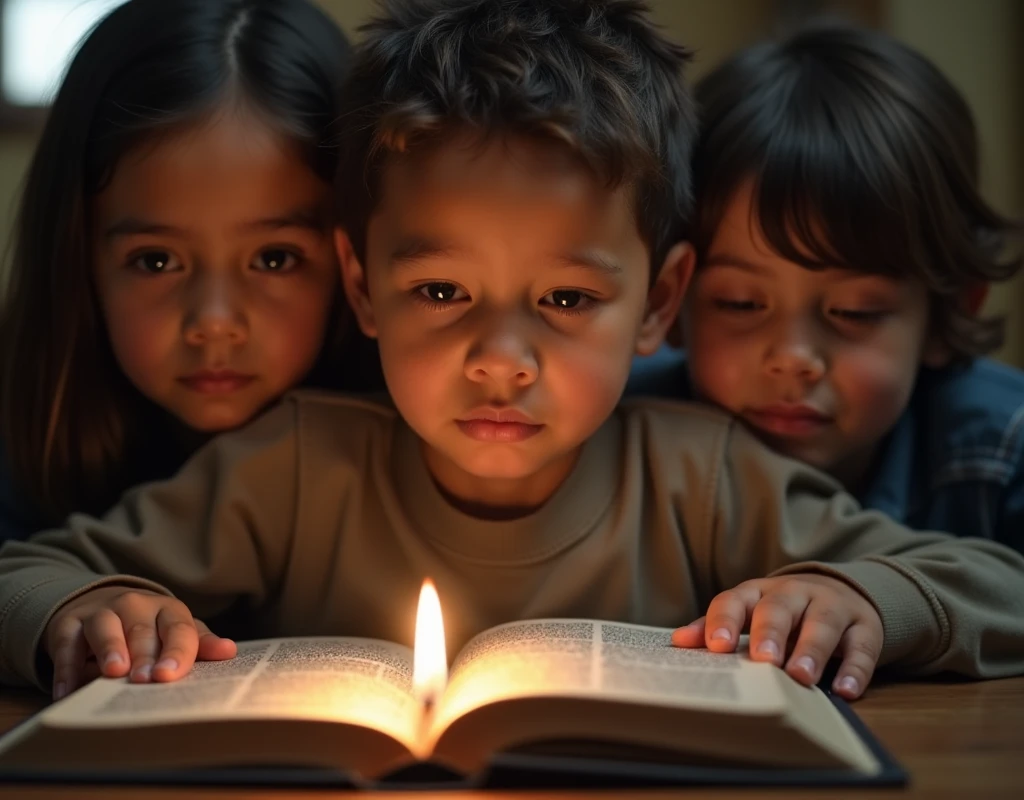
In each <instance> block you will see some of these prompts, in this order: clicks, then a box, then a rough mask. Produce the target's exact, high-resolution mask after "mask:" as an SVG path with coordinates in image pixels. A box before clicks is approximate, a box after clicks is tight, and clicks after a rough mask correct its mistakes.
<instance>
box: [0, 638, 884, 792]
mask: <svg viewBox="0 0 1024 800" xmlns="http://www.w3.org/2000/svg"><path fill="white" fill-rule="evenodd" d="M670 633H671V632H670V631H668V630H665V629H661V628H648V627H641V626H635V625H624V624H619V623H610V622H595V621H586V620H537V621H531V622H515V623H510V624H507V625H502V626H499V627H496V628H492V629H490V630H488V631H485V632H484V633H482V634H480V635H479V636H477V637H476V638H474V639H473V640H472V641H470V642H469V643H468V644H467V645H466V646H465V647H464V648H463V650H462V652H461V653H459V654H458V656H457V658H456V659H455V661H454V664H453V666H452V668H451V671H450V679H449V683H448V686H447V688H446V690H445V691H444V693H443V694H442V695H441V696H440V698H439V699H438V700H437V701H436V702H435V703H433V704H432V705H429V706H427V705H425V704H423V703H421V702H419V701H417V700H416V699H415V697H414V695H413V693H412V687H411V679H412V663H413V655H412V651H411V650H409V649H408V648H405V647H401V646H399V645H395V644H391V643H388V642H382V641H377V640H371V639H354V638H303V639H271V640H263V641H252V642H243V643H240V644H239V648H238V655H237V656H236V657H235V658H234V659H232V660H231V661H224V662H216V663H197V664H196V666H195V667H194V669H193V670H192V672H191V673H190V674H189V675H188V676H186V677H185V678H184V679H182V680H180V681H178V682H176V683H165V684H147V685H133V684H129V683H128V682H127V681H126V680H125V679H117V680H112V679H101V680H97V681H94V682H93V683H91V684H90V685H88V686H86V687H85V688H83V689H81V690H79V691H77V692H75V693H74V694H72V695H70V696H69V697H67V698H65V699H64V700H62V701H60V702H58V703H55V704H54V705H52V706H50V707H49V708H47V709H45V710H44V711H42V712H40V714H38V715H37V716H36V717H34V718H33V719H32V720H31V721H30V722H29V723H26V724H25V725H22V726H21V727H19V728H17V729H15V730H14V731H12V732H11V733H10V734H8V735H7V736H6V737H4V738H3V739H2V740H0V766H2V765H7V766H10V765H15V766H17V767H19V768H25V767H32V766H37V767H44V766H45V767H49V768H75V767H80V768H81V767H87V768H92V769H108V770H111V769H143V768H144V769H159V768H169V767H170V768H181V767H197V768H211V767H236V766H244V765H261V766H266V765H281V766H285V765H287V766H301V767H326V768H331V769H337V770H342V771H344V772H346V773H348V774H350V775H353V776H356V777H357V778H358V779H359V780H365V781H373V780H375V779H380V778H382V777H384V776H386V775H388V774H389V773H393V772H394V771H396V770H400V769H401V768H403V767H405V766H408V765H410V764H414V763H421V762H431V763H434V764H437V765H441V766H443V767H444V768H446V769H448V770H451V771H453V772H458V773H460V774H472V773H474V772H476V771H479V770H482V769H483V768H484V767H485V766H486V765H487V764H488V761H489V759H490V758H491V757H492V756H494V755H495V754H496V753H499V752H502V751H506V752H507V751H510V750H515V749H517V748H519V749H522V748H527V747H532V748H534V752H541V751H544V750H545V749H547V750H548V751H549V752H562V753H564V752H566V750H565V748H566V747H568V743H570V742H571V743H574V744H573V747H582V748H584V749H586V747H588V746H589V747H593V748H595V750H594V752H595V753H596V752H601V751H602V749H603V752H604V753H605V754H606V755H607V754H608V753H611V752H615V753H621V752H623V748H626V749H630V750H632V751H636V752H641V751H645V750H649V751H650V752H652V753H658V754H660V756H661V758H665V757H666V754H670V755H669V756H668V757H669V758H670V759H678V760H680V761H684V762H688V763H697V764H700V763H713V764H719V765H721V764H735V765H745V766H763V767H769V768H807V769H815V768H818V769H835V768H843V769H847V770H850V771H851V772H853V773H859V774H863V775H871V774H873V773H875V772H877V771H878V770H879V768H880V766H879V763H878V761H877V760H876V758H875V757H874V756H873V755H872V753H871V750H870V749H869V748H868V747H867V746H866V745H865V744H864V742H863V741H862V740H861V738H860V737H859V736H858V735H857V733H856V732H855V731H854V729H853V728H852V727H851V726H850V724H849V723H848V722H847V720H846V719H845V718H844V716H843V715H842V714H840V713H839V711H838V710H837V708H836V707H835V706H834V705H833V704H832V703H831V702H830V700H829V699H828V698H827V697H826V696H825V694H823V693H822V692H821V691H820V690H819V689H817V688H806V687H803V686H800V685H799V684H797V683H796V682H795V681H793V680H792V679H790V678H789V677H788V676H787V675H786V674H785V673H784V672H783V671H782V670H780V669H777V668H775V667H772V666H770V665H767V664H761V663H754V662H752V661H750V660H749V659H748V658H747V657H746V656H745V655H744V654H730V655H716V654H713V653H709V652H707V651H703V650H680V649H676V648H673V647H671V645H670Z"/></svg>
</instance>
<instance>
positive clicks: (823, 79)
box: [693, 22, 1021, 360]
mask: <svg viewBox="0 0 1024 800" xmlns="http://www.w3.org/2000/svg"><path fill="white" fill-rule="evenodd" d="M695 95H696V99H697V105H698V109H699V112H698V113H699V118H700V125H701V134H700V138H699V141H698V144H697V147H696V149H695V153H694V181H695V187H696V188H695V191H696V195H697V214H696V225H695V230H694V236H693V238H694V243H695V245H696V247H697V251H698V255H699V256H703V255H704V254H705V253H706V252H707V247H708V246H709V245H710V243H711V240H712V237H713V236H714V232H715V229H716V228H717V226H718V224H719V222H720V221H721V218H722V214H723V213H724V210H725V207H726V206H727V204H728V203H729V201H730V199H731V198H732V196H733V195H734V193H735V192H736V190H737V189H738V188H739V187H740V186H741V185H742V184H744V183H745V182H747V181H752V182H753V186H754V202H753V209H752V212H753V216H754V220H752V221H753V222H756V224H758V225H759V227H760V229H761V231H762V232H763V234H764V237H765V239H766V240H767V242H768V244H769V245H770V246H771V247H772V248H774V249H775V250H776V251H777V252H778V254H779V255H781V256H782V257H784V258H786V259H788V260H790V261H793V262H795V263H799V264H802V265H803V266H805V267H808V268H811V269H817V268H822V267H826V266H839V267H845V268H850V269H855V270H861V271H867V272H874V273H880V274H886V275H892V276H899V277H913V278H917V279H919V280H921V281H923V282H924V284H925V285H926V286H927V288H928V291H929V293H930V296H931V324H932V326H933V333H934V334H935V335H937V336H938V337H940V339H941V340H942V341H943V342H944V343H945V344H946V345H947V347H948V348H949V349H950V350H951V352H952V353H953V354H954V355H955V357H957V359H959V360H963V359H966V358H969V357H971V356H974V355H980V354H983V353H987V352H990V351H991V350H994V349H996V348H997V347H999V346H1000V345H1001V343H1002V341H1003V322H1002V320H999V319H979V318H977V317H975V316H974V315H973V314H971V313H970V310H969V308H968V303H967V295H968V294H969V293H970V292H971V291H972V290H973V289H974V288H976V287H980V286H981V285H984V284H987V283H988V282H991V281H1003V280H1007V279H1009V278H1011V277H1013V276H1014V275H1015V274H1016V272H1017V271H1018V269H1019V268H1020V263H1021V262H1020V258H1007V257H1006V251H1007V247H1006V245H1007V244H1008V242H1007V239H1008V238H1009V237H1011V236H1018V235H1019V234H1020V226H1019V224H1017V223H1015V222H1012V221H1011V220H1008V219H1006V218H1004V217H1003V216H1001V215H1000V214H998V213H997V212H996V211H995V210H993V209H992V208H991V206H989V205H988V204H987V203H986V202H985V200H984V199H983V198H982V196H981V194H980V192H979V191H978V158H979V156H978V137H977V132H976V131H975V127H974V121H973V118H972V116H971V111H970V109H969V108H968V106H967V103H966V102H965V101H964V99H963V97H961V96H960V94H959V93H958V92H957V91H956V89H954V88H953V86H952V84H951V83H950V82H949V81H948V80H947V79H946V78H945V77H944V76H943V75H942V73H941V72H939V70H938V69H937V68H936V67H935V66H934V65H933V64H932V63H931V62H929V61H928V60H927V59H926V58H924V57H923V56H921V55H920V54H918V53H916V52H914V51H913V50H911V49H910V48H909V47H907V46H906V45H903V44H901V43H900V42H897V41H896V40H894V39H892V38H891V37H889V36H886V35H885V34H882V33H878V32H874V31H868V30H862V29H859V28H855V27H852V26H849V25H846V24H840V23H835V22H827V23H817V24H814V25H812V26H809V27H807V28H804V29H801V30H800V31H797V32H796V33H794V34H793V35H791V36H790V37H789V38H786V39H783V40H782V41H778V42H767V43H763V44H758V45H755V46H753V47H751V48H749V49H747V50H745V51H743V52H741V53H740V54H738V55H736V56H735V57H733V58H732V59H731V60H730V61H728V62H727V63H725V64H724V65H723V66H721V67H719V68H718V69H716V70H715V71H714V72H712V73H711V74H709V75H708V76H707V77H705V78H704V79H703V80H702V81H700V82H699V83H698V85H697V87H696V92H695Z"/></svg>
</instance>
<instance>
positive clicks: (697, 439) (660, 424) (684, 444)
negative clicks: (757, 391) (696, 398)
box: [617, 397, 742, 463]
mask: <svg viewBox="0 0 1024 800" xmlns="http://www.w3.org/2000/svg"><path fill="white" fill-rule="evenodd" d="M617 413H618V416H619V417H620V419H621V421H622V423H623V431H624V436H625V439H626V441H627V443H628V444H629V445H631V446H632V447H635V448H640V449H642V450H644V451H646V454H647V456H648V457H649V458H650V457H653V458H656V459H667V460H677V459H679V458H683V459H686V458H688V457H691V456H692V457H693V458H695V459H698V460H703V461H705V462H708V463H710V462H712V461H714V460H716V456H717V457H720V456H721V454H722V453H723V452H724V450H725V448H726V447H727V446H728V445H729V443H730V440H733V439H735V438H736V434H737V431H736V428H737V423H736V420H735V419H734V418H733V417H731V416H730V415H728V414H726V413H724V412H722V411H720V410H719V409H717V408H715V407H714V406H710V405H706V404H704V403H693V402H683V401H676V400H668V399H659V398H653V397H631V398H626V399H624V400H622V402H621V403H619V408H618V412H617ZM741 436H742V434H741Z"/></svg>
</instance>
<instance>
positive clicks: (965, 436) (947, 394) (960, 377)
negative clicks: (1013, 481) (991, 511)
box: [915, 359, 1024, 482]
mask: <svg viewBox="0 0 1024 800" xmlns="http://www.w3.org/2000/svg"><path fill="white" fill-rule="evenodd" d="M916 394H917V395H918V396H917V397H915V403H916V404H918V406H919V407H920V406H922V405H923V406H924V410H925V414H924V418H925V419H926V423H925V424H926V431H925V432H926V433H927V436H928V441H929V448H930V450H931V451H932V453H931V457H932V458H934V459H935V463H937V464H941V465H942V472H943V473H946V474H939V475H936V480H938V481H939V482H945V481H946V480H950V479H953V477H954V475H953V473H964V472H965V471H966V472H971V473H978V474H977V477H984V476H983V475H981V472H985V473H986V474H987V475H988V476H990V477H992V478H996V479H998V480H1004V481H1005V480H1009V478H1010V476H1011V474H1012V472H1013V470H1014V469H1015V468H1018V467H1019V465H1020V463H1021V461H1022V460H1024V372H1022V371H1021V370H1018V369H1014V368H1013V367H1010V366H1007V365H1005V364H1000V363H998V362H995V361H991V360H989V359H977V360H975V361H974V362H972V363H971V364H970V365H968V366H967V367H964V368H962V369H956V370H943V371H939V372H926V373H923V374H922V377H921V380H920V382H919V386H918V388H917V390H916ZM979 471H981V472H979Z"/></svg>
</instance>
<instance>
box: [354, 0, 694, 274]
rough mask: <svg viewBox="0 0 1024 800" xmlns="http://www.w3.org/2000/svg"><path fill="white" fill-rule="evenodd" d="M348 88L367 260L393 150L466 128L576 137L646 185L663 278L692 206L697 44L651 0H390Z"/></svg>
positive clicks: (608, 172) (613, 171)
mask: <svg viewBox="0 0 1024 800" xmlns="http://www.w3.org/2000/svg"><path fill="white" fill-rule="evenodd" d="M361 30H362V34H363V37H364V38H363V41H362V43H361V44H360V46H359V47H358V48H357V50H356V55H355V58H354V61H353V66H352V72H351V75H350V77H349V82H348V84H347V86H346V91H345V101H344V111H343V115H342V132H341V137H342V138H341V162H340V167H339V172H338V180H337V182H336V185H337V186H338V195H339V201H338V202H339V216H340V221H341V224H342V226H343V227H345V228H346V229H347V231H348V234H349V236H350V238H351V240H352V244H353V248H354V250H355V253H356V255H357V256H358V257H359V258H360V259H364V258H365V244H366V239H365V237H366V227H367V223H368V221H369V218H370V216H371V214H372V212H373V209H374V207H375V206H376V203H377V201H378V199H379V198H378V191H379V187H378V183H379V176H380V171H381V169H382V167H383V165H384V164H385V163H386V160H387V158H388V156H389V155H390V154H393V153H395V152H404V151H408V150H409V149H411V148H418V147H422V146H430V145H431V144H435V143H437V142H438V141H443V139H444V137H446V136H447V135H450V134H452V133H454V132H458V131H469V132H471V133H474V134H476V135H478V136H479V137H480V139H481V140H486V139H488V138H490V137H500V136H506V135H526V136H538V137H543V138H548V139H551V140H554V141H558V142H561V143H564V144H565V145H566V146H568V147H569V148H570V149H571V150H572V151H573V152H574V153H575V154H577V155H578V156H579V157H580V158H581V159H582V161H583V162H584V163H585V164H586V165H588V166H589V167H590V168H591V169H592V170H593V171H594V172H595V173H596V174H598V175H600V176H601V177H602V178H604V179H606V180H607V181H608V183H609V185H610V186H617V185H628V186H630V188H631V189H632V191H633V201H634V206H635V212H636V218H637V223H638V226H639V230H640V233H641V235H642V236H643V238H644V240H645V243H646V244H647V246H648V249H649V251H650V254H651V263H652V269H651V273H652V276H651V280H652V281H653V280H654V277H656V270H657V268H658V267H660V266H661V263H662V261H663V260H664V258H665V256H666V255H667V253H668V250H669V248H670V247H671V246H672V245H673V244H674V243H675V242H677V241H679V240H680V239H681V238H682V235H683V230H684V224H685V222H686V221H687V218H688V216H689V214H690V210H691V192H690V165H689V161H690V149H691V146H692V143H693V140H694V138H695V136H696V127H695V124H696V123H695V114H694V112H693V108H692V101H691V97H690V93H689V90H688V88H687V87H686V85H685V84H684V83H683V81H682V72H683V68H684V67H685V65H686V63H687V62H688V60H689V57H690V56H689V52H688V51H687V50H686V49H685V48H683V47H681V46H679V45H677V44H674V43H672V42H671V41H669V40H668V39H667V38H665V37H664V36H663V35H662V34H661V32H660V31H659V29H658V28H657V27H656V26H655V25H654V24H653V22H652V21H651V19H650V16H649V9H648V7H647V5H646V4H645V3H643V2H639V0H516V2H507V0H389V1H388V2H385V3H384V4H383V11H382V13H381V15H380V16H379V17H377V18H376V19H374V20H372V21H371V22H369V23H368V24H367V25H365V26H364V27H363V28H362V29H361Z"/></svg>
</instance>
